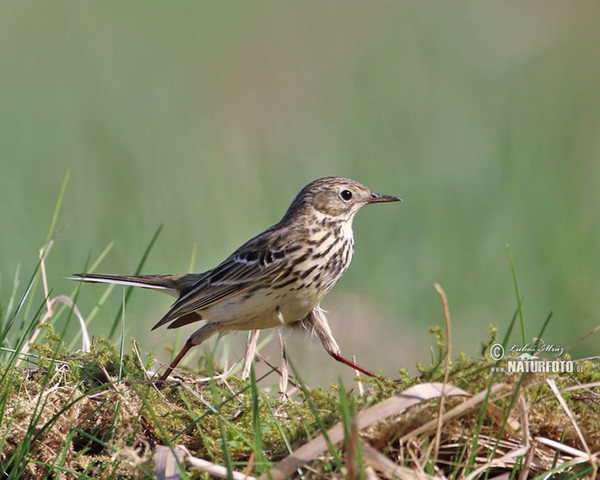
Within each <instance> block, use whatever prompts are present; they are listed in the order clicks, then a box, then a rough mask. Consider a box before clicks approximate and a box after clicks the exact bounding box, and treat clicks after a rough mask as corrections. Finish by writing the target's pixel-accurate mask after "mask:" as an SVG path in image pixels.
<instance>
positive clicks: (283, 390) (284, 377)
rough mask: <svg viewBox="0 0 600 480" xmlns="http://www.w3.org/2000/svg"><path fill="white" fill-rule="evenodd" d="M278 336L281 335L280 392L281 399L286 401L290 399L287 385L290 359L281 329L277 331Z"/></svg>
mask: <svg viewBox="0 0 600 480" xmlns="http://www.w3.org/2000/svg"><path fill="white" fill-rule="evenodd" d="M277 334H278V335H279V345H280V346H281V378H280V379H279V391H280V394H281V399H282V400H286V399H287V398H288V395H287V384H288V378H289V368H288V357H287V350H286V348H285V340H284V339H283V333H282V331H281V329H279V330H278V331H277Z"/></svg>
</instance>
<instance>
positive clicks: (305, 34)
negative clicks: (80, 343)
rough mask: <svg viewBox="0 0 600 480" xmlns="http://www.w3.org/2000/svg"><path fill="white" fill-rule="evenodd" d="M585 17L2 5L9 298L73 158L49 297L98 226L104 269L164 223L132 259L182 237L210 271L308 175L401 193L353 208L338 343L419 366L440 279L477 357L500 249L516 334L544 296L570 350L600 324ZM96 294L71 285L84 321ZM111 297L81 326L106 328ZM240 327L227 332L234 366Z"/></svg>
mask: <svg viewBox="0 0 600 480" xmlns="http://www.w3.org/2000/svg"><path fill="white" fill-rule="evenodd" d="M599 14H600V4H598V3H596V2H587V3H586V2H577V3H572V2H558V1H548V2H481V3H479V2H451V3H447V2H391V1H390V2H383V1H381V2H380V1H376V2H353V1H350V2H346V1H344V2H341V1H330V2H313V1H308V2H276V1H261V2H243V1H235V2H210V3H209V2H176V3H171V2H169V3H165V2H143V3H142V2H110V1H109V2H93V3H92V2H58V3H56V2H52V3H47V2H3V3H2V5H1V6H0V62H1V64H0V72H1V74H0V75H1V76H0V161H1V162H2V169H1V173H0V218H1V219H2V225H3V234H2V252H1V255H0V275H1V284H0V289H1V290H0V299H1V301H2V302H3V303H6V302H7V299H8V298H9V297H10V294H11V289H12V283H13V278H14V276H15V272H16V269H17V266H18V265H20V267H21V270H20V272H21V273H20V276H19V278H20V280H21V283H22V284H23V283H25V282H26V281H27V278H28V277H29V275H30V272H32V271H33V269H34V268H35V264H36V256H37V250H38V249H39V247H40V246H41V245H42V244H43V243H44V241H45V237H46V233H47V231H48V226H49V223H50V219H51V216H52V212H53V208H54V203H55V201H56V198H57V196H58V192H59V190H60V185H61V182H62V179H63V177H64V176H65V173H66V171H67V170H70V172H71V175H70V180H69V184H68V188H67V191H66V195H65V198H64V202H63V206H62V210H61V213H60V216H59V218H58V223H57V230H58V231H60V233H59V234H58V236H57V239H56V244H55V245H54V247H53V250H52V252H51V254H50V256H49V258H48V261H47V268H48V276H49V282H50V285H51V287H52V289H53V294H59V293H67V294H70V293H71V292H73V289H74V285H73V284H72V283H70V282H69V281H67V280H63V277H65V276H67V275H69V274H71V273H74V272H78V271H81V270H82V269H83V268H84V266H85V264H86V260H87V258H88V256H90V255H91V257H92V258H94V257H96V256H97V255H98V254H99V253H100V252H101V251H102V250H103V249H104V248H105V247H106V246H107V245H108V244H109V243H110V242H112V241H114V242H115V246H114V248H113V249H112V250H111V252H110V254H109V255H108V256H107V258H106V259H105V260H104V262H103V263H102V265H101V268H99V271H102V272H113V273H132V272H133V271H134V270H135V267H136V265H137V264H138V261H139V259H140V257H141V256H142V253H143V251H144V249H145V247H146V245H147V244H148V242H149V240H150V238H151V236H152V234H153V232H154V231H155V230H156V228H157V227H158V226H159V225H160V224H164V229H163V231H162V233H161V235H160V237H159V239H158V241H157V244H156V246H155V248H154V249H153V251H152V253H151V255H150V258H149V260H148V262H147V263H146V265H145V267H144V273H167V272H185V271H187V270H188V268H189V264H190V258H191V256H192V252H193V249H194V245H196V247H197V255H196V259H195V264H194V266H193V270H195V271H202V270H206V269H208V268H210V267H212V266H214V265H215V264H216V263H218V262H219V261H221V260H222V259H224V258H225V257H226V256H227V255H228V254H229V253H231V252H232V251H233V250H234V249H235V248H237V247H238V246H239V245H240V244H241V243H242V242H244V241H245V240H247V239H248V238H250V237H251V236H252V235H255V234H257V233H260V232H261V231H262V230H263V229H265V228H266V227H268V226H270V225H272V224H273V223H275V222H276V221H278V220H279V218H280V217H281V216H282V215H283V213H284V212H285V210H286V208H287V206H288V204H289V203H290V201H291V200H292V198H293V197H294V196H295V195H296V193H297V192H298V191H299V190H300V188H302V186H304V185H305V184H306V183H308V182H309V181H311V180H314V179H316V178H318V177H321V176H325V175H339V176H348V177H351V178H353V179H356V180H358V181H360V182H361V183H364V184H365V185H367V186H368V187H370V188H371V189H372V190H374V191H377V192H381V193H389V194H394V195H399V196H402V197H403V198H404V202H403V203H402V204H391V205H385V206H377V207H371V208H368V209H365V210H364V211H362V212H360V213H359V214H358V215H357V217H356V219H355V222H354V226H355V228H354V231H355V237H356V247H357V249H356V254H355V257H354V261H353V264H352V266H351V268H350V270H349V271H348V272H347V273H346V275H345V276H344V278H343V279H342V280H341V281H340V283H339V284H338V286H337V287H336V289H335V290H334V292H332V294H330V295H329V296H328V297H327V299H326V300H325V302H324V304H323V306H324V307H325V308H326V309H327V310H329V311H330V313H329V318H330V322H331V324H332V328H333V331H334V333H335V334H336V336H337V337H338V341H339V343H340V344H341V346H342V351H343V352H344V353H345V354H346V355H347V356H351V355H356V356H357V359H358V361H359V362H360V363H363V364H364V365H365V366H368V367H369V368H371V369H378V368H382V369H383V371H384V373H387V374H393V373H394V372H395V371H396V369H397V368H398V367H400V366H404V367H407V368H409V369H413V368H414V364H415V362H416V361H422V362H429V359H430V355H431V353H430V345H431V344H432V343H433V340H432V338H431V337H430V335H429V334H428V333H427V328H428V327H430V326H432V325H442V324H443V317H442V310H441V306H440V300H439V297H438V295H437V294H436V292H435V290H434V288H433V284H434V283H435V282H439V283H440V284H441V285H442V286H443V287H444V288H445V290H446V292H447V294H448V297H449V301H450V310H451V313H452V320H453V332H454V338H453V340H454V348H455V351H458V350H464V351H465V352H467V353H468V354H470V355H477V354H478V353H479V349H480V341H481V340H483V339H487V338H488V337H489V334H488V324H489V323H494V324H495V325H497V326H498V327H499V328H500V330H501V332H502V333H503V332H504V331H505V329H506V327H507V325H508V324H509V322H510V319H511V317H512V316H513V313H514V311H515V309H516V305H517V301H516V298H515V294H514V287H513V283H512V278H511V272H510V264H509V262H508V259H507V250H506V245H507V244H509V245H510V247H511V249H512V252H513V256H514V259H515V266H516V270H517V275H518V279H519V284H520V288H521V294H522V295H523V296H524V299H525V300H524V312H525V320H526V328H527V335H528V336H534V335H536V334H537V333H538V332H539V329H540V328H541V325H542V323H543V321H544V320H545V318H546V317H547V316H548V314H549V313H550V312H553V313H554V316H553V319H552V321H551V323H550V326H549V328H548V330H547V332H546V334H545V335H544V340H545V341H546V343H554V344H560V345H563V346H566V345H568V344H570V343H571V342H574V341H576V340H577V339H578V338H579V337H580V336H582V335H583V334H585V333H587V332H589V331H590V330H591V329H592V328H593V327H594V326H596V325H597V324H598V323H599V322H598V320H599V318H598V313H599V312H600V308H599V307H598V301H597V299H598V297H600V282H599V281H598V280H599V279H598V274H599V272H600V249H599V247H600V245H599V243H600V242H599V240H600V222H599V216H598V211H599V210H600V135H599V133H600V131H599V127H600V93H599V92H600V62H599V61H598V59H599V58H600V56H599V55H600V29H598V25H599V24H600V23H599V21H600V18H599V17H600V15H599ZM105 288H106V287H104V286H97V285H86V286H85V287H84V288H83V291H82V293H81V296H80V299H79V305H80V307H81V309H82V311H83V313H84V315H86V314H87V313H89V311H90V309H91V308H92V306H93V305H94V303H95V302H96V301H97V299H98V298H99V297H100V296H101V295H102V293H103V292H104V290H105ZM121 291H122V290H121V289H120V288H117V289H115V290H114V292H113V294H112V297H111V299H110V300H109V305H108V307H106V308H105V309H103V311H102V312H101V313H100V315H98V316H97V317H96V319H95V320H94V322H93V323H92V324H91V325H90V332H91V334H93V335H95V336H102V335H106V333H107V331H108V328H109V326H110V324H111V322H112V319H113V318H114V315H115V313H116V311H117V309H118V305H119V302H120V299H121ZM38 294H39V296H40V302H41V298H42V297H41V293H40V292H39V289H38ZM169 304H170V299H169V298H167V297H166V296H162V295H159V294H156V293H153V292H146V291H136V292H135V293H134V295H133V297H132V299H131V303H130V305H129V307H128V311H127V316H126V320H127V324H126V329H127V335H128V336H131V335H135V336H136V337H137V338H138V339H139V341H140V344H141V348H142V349H143V350H144V351H147V350H150V349H156V352H157V355H158V356H159V358H161V360H163V361H168V359H169V358H168V354H167V353H166V352H165V351H164V350H162V349H161V346H162V345H163V344H164V343H165V342H169V343H173V342H174V341H175V338H176V333H175V332H172V331H167V330H164V331H161V332H160V333H156V332H154V333H150V332H149V329H150V327H151V326H152V325H153V324H154V322H155V321H156V320H157V319H158V318H160V316H161V315H162V314H163V313H164V311H165V310H166V308H167V307H168V305H169ZM189 332H191V329H190V330H186V331H185V333H182V339H185V336H187V334H188V333H189ZM264 336H265V335H263V338H264ZM513 339H514V340H518V338H517V337H516V336H513ZM244 340H245V334H237V335H234V336H232V340H231V341H232V342H234V343H232V344H227V345H230V346H229V347H228V348H230V349H231V350H232V352H231V358H232V360H234V359H235V358H238V357H239V356H240V355H241V354H242V352H241V347H240V346H239V345H242V344H243V342H244ZM235 342H238V343H235ZM238 344H239V345H238ZM597 344H598V339H597V336H594V337H591V338H590V339H588V340H587V341H585V342H583V343H581V344H579V345H578V347H577V348H576V349H575V350H573V354H574V355H575V356H582V355H596V354H598V349H597V348H596V346H597ZM231 345H233V346H231ZM289 348H290V355H291V358H292V361H294V362H295V363H296V364H297V365H298V366H300V367H301V371H302V373H303V374H304V375H305V376H306V377H307V378H308V379H309V380H310V379H311V378H324V379H325V380H332V381H335V379H336V378H337V376H338V375H339V374H343V375H346V376H348V375H350V377H351V376H352V375H351V372H350V371H349V369H347V368H346V367H343V366H340V365H337V364H336V363H335V362H334V361H333V360H331V359H329V358H328V357H327V355H326V354H325V353H324V351H322V348H321V347H320V346H319V345H316V344H311V343H310V342H306V339H305V338H302V337H297V338H296V337H293V338H292V339H290V346H289ZM269 357H270V358H271V360H272V361H273V362H274V363H276V364H279V358H278V355H277V348H274V349H273V350H272V353H271V354H270V355H269ZM347 370H348V371H347ZM319 376H321V377H319Z"/></svg>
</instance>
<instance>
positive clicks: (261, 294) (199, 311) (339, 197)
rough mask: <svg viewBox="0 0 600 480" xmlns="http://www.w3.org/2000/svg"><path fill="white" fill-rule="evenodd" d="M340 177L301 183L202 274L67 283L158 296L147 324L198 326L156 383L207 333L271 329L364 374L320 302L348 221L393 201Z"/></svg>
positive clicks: (343, 265)
mask: <svg viewBox="0 0 600 480" xmlns="http://www.w3.org/2000/svg"><path fill="white" fill-rule="evenodd" d="M399 201H402V199H401V198H398V197H395V196H392V195H383V194H379V193H373V192H371V191H370V190H369V189H368V188H367V187H365V186H364V185H362V184H360V183H358V182H356V181H354V180H351V179H349V178H342V177H323V178H319V179H317V180H315V181H313V182H311V183H309V184H308V185H306V186H305V187H304V188H303V189H302V190H301V191H300V193H298V195H297V196H296V197H295V198H294V200H293V201H292V203H291V205H290V206H289V208H288V209H287V211H286V213H285V215H284V216H283V218H282V219H281V220H280V221H279V222H278V223H276V224H275V225H273V226H272V227H270V228H268V229H267V230H265V231H264V232H262V233H260V234H259V235H257V236H255V237H253V238H251V239H250V240H248V241H247V242H246V243H244V244H243V245H242V246H241V247H239V248H238V249H237V250H235V251H234V252H233V253H232V254H231V255H230V256H229V257H227V258H226V259H225V260H224V261H223V262H221V263H220V264H219V265H217V266H216V267H214V268H213V269H211V270H208V271H205V272H203V273H186V274H167V275H115V274H96V273H78V274H74V276H73V277H71V279H73V280H79V281H84V282H100V283H114V284H122V285H129V286H136V287H143V288H149V289H155V290H160V291H163V292H165V293H168V294H170V295H172V296H174V297H176V298H177V300H176V301H175V302H174V303H173V304H172V306H171V308H170V309H169V310H168V311H167V313H166V314H165V315H164V316H163V317H162V318H161V319H160V320H159V321H158V322H157V323H156V325H154V327H153V328H152V330H155V329H157V328H159V327H161V326H163V325H168V326H167V328H179V327H183V326H185V325H188V324H191V323H196V322H199V321H204V322H205V323H204V324H203V325H202V326H201V327H200V328H199V329H198V330H196V331H194V332H193V333H192V334H191V336H190V337H189V338H188V340H187V341H186V343H185V345H184V346H183V348H182V349H181V351H180V352H179V354H178V355H177V356H176V357H175V359H174V360H173V361H172V363H171V364H170V365H169V367H168V368H167V369H166V370H165V372H164V373H163V374H162V376H161V377H160V378H159V379H158V383H162V382H164V381H165V380H167V378H168V377H169V375H170V374H171V372H172V371H173V369H174V368H175V367H176V366H177V365H178V364H179V362H180V361H181V360H182V359H183V357H184V356H185V355H186V354H187V353H188V351H189V350H190V349H191V348H192V347H194V346H197V345H200V344H201V343H202V342H204V341H205V340H206V339H208V338H209V337H211V336H213V335H219V336H223V335H225V334H227V333H229V332H232V331H240V330H242V331H243V330H247V331H249V330H260V329H266V328H273V327H281V326H288V327H302V328H304V329H306V330H308V331H310V332H311V333H312V334H314V335H316V336H317V337H318V338H319V340H320V341H321V343H322V344H323V347H324V348H325V350H326V351H327V353H328V354H329V355H331V356H332V357H333V358H334V359H335V360H337V361H339V362H341V363H344V364H346V365H348V366H350V367H352V368H354V369H356V370H358V371H359V372H361V373H363V374H365V375H367V376H372V377H374V376H376V375H375V374H374V373H373V372H371V371H369V370H367V369H366V368H364V367H362V366H360V365H358V364H357V363H355V362H353V361H351V360H348V359H347V358H345V357H344V356H342V353H341V350H340V347H339V345H338V344H337V342H336V341H335V338H334V337H333V334H332V332H331V328H330V327H329V324H328V322H327V318H326V316H325V312H324V310H323V309H322V308H321V307H320V303H321V301H322V300H323V298H324V297H325V295H326V294H327V293H329V291H330V290H331V289H332V288H333V287H334V286H335V284H336V283H337V282H338V280H339V279H340V278H341V276H342V275H343V273H344V272H345V271H346V269H347V268H348V266H349V265H350V262H351V260H352V255H353V252H354V234H353V231H352V221H353V219H354V215H355V214H356V213H357V212H358V211H359V210H360V209H361V208H362V207H364V206H366V205H371V204H377V203H387V202H399Z"/></svg>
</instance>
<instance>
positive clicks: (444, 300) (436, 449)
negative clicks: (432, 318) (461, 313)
mask: <svg viewBox="0 0 600 480" xmlns="http://www.w3.org/2000/svg"><path fill="white" fill-rule="evenodd" d="M434 286H435V289H436V290H437V292H438V293H439V294H440V297H441V298H442V307H443V309H444V319H445V320H446V367H445V368H444V385H446V384H447V383H448V374H449V373H450V362H451V352H452V336H451V330H450V325H451V323H450V309H449V308H448V298H447V297H446V292H444V289H443V288H442V287H441V286H440V285H439V284H438V283H436V284H435V285H434ZM444 398H445V397H444V392H443V391H442V394H441V395H440V408H439V414H438V424H437V430H436V432H435V440H434V442H433V445H434V447H433V458H434V459H437V457H438V452H439V448H440V439H441V437H442V416H443V414H444Z"/></svg>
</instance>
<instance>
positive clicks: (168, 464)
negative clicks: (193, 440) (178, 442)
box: [154, 445, 186, 480]
mask: <svg viewBox="0 0 600 480" xmlns="http://www.w3.org/2000/svg"><path fill="white" fill-rule="evenodd" d="M185 456H186V450H184V449H183V448H182V447H179V446H176V447H174V448H173V449H170V448H169V447H165V446H164V445H157V446H156V449H155V450H154V475H155V476H156V479H157V480H178V479H179V478H181V477H180V476H179V468H178V464H181V463H182V462H183V460H184V458H185Z"/></svg>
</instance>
